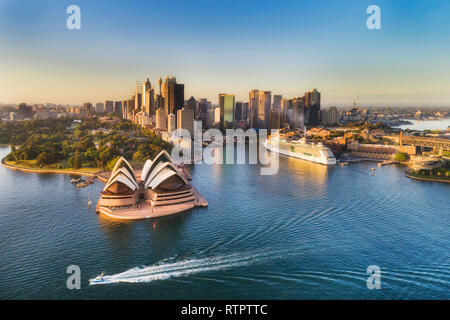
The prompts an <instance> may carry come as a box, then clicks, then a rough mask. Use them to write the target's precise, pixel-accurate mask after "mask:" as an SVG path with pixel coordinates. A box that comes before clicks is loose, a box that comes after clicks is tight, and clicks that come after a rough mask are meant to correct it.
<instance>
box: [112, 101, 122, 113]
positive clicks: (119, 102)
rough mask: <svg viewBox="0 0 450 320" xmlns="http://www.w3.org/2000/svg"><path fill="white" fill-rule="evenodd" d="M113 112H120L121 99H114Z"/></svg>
mask: <svg viewBox="0 0 450 320" xmlns="http://www.w3.org/2000/svg"><path fill="white" fill-rule="evenodd" d="M114 112H115V113H122V101H115V102H114Z"/></svg>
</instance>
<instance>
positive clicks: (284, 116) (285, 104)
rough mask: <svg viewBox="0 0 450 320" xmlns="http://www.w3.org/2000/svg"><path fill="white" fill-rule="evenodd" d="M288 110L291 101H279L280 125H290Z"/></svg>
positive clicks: (290, 108)
mask: <svg viewBox="0 0 450 320" xmlns="http://www.w3.org/2000/svg"><path fill="white" fill-rule="evenodd" d="M289 110H292V99H283V100H282V101H281V123H282V124H289V126H290V125H291V118H290V116H289Z"/></svg>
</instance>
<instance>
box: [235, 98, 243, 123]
mask: <svg viewBox="0 0 450 320" xmlns="http://www.w3.org/2000/svg"><path fill="white" fill-rule="evenodd" d="M243 113H244V103H243V102H242V101H237V102H236V111H235V113H234V121H239V120H242V119H243Z"/></svg>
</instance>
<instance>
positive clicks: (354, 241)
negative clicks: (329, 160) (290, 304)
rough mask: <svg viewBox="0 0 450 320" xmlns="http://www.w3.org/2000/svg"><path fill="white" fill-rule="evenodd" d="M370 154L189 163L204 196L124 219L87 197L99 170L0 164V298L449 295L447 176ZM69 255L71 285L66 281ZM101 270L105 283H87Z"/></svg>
mask: <svg viewBox="0 0 450 320" xmlns="http://www.w3.org/2000/svg"><path fill="white" fill-rule="evenodd" d="M8 151H9V148H5V147H3V148H0V157H2V158H3V157H4V156H5V155H6V154H7V153H8ZM372 167H376V166H375V165H374V164H373V163H362V164H357V165H348V166H346V167H338V166H332V167H327V166H324V165H320V164H314V163H310V162H305V161H303V160H300V159H293V158H287V157H283V156H282V157H280V170H279V172H278V174H277V175H275V176H261V175H260V174H259V173H260V171H259V167H258V166H256V165H223V166H221V165H211V166H210V165H198V166H196V167H195V168H194V169H193V171H192V175H193V182H194V185H195V187H196V188H197V189H198V191H199V192H200V193H201V194H202V195H203V196H204V197H205V198H206V199H207V200H208V202H209V207H208V208H198V209H197V208H196V209H194V210H192V211H190V212H187V213H183V214H179V215H177V216H172V217H167V218H163V219H156V220H144V221H134V222H127V223H124V222H115V221H111V220H108V219H107V218H103V217H102V216H98V215H96V214H95V209H94V208H88V206H87V201H88V194H89V193H90V195H91V198H92V199H93V203H95V201H96V200H97V199H98V195H99V191H100V190H101V188H102V187H103V184H102V183H100V182H98V181H97V182H95V183H94V184H92V185H90V186H88V187H87V188H85V189H77V188H76V187H75V186H73V185H71V184H70V179H71V177H70V176H66V175H58V174H34V173H23V172H19V171H12V170H9V169H6V168H4V167H0V178H1V180H0V181H1V182H0V194H1V198H0V244H1V245H0V298H2V299H50V298H51V299H119V298H121V299H127V298H129V299H233V298H235V299H329V298H332V299H389V298H393V299H438V298H440V299H449V298H450V252H449V250H448V248H450V210H449V207H450V202H449V195H450V185H448V184H440V183H433V182H422V181H415V180H410V179H408V178H406V177H405V176H404V173H403V172H402V168H400V167H396V166H385V167H382V168H378V167H376V171H375V174H374V175H373V176H372V175H371V173H370V169H371V168H372ZM69 265H78V266H79V267H80V268H81V279H82V285H81V290H69V289H67V287H66V280H67V277H68V276H69V275H68V274H66V269H67V267H68V266H69ZM371 265H377V266H379V267H380V268H381V289H380V290H369V289H367V287H366V279H367V277H368V276H369V275H368V274H367V273H366V270H367V267H368V266H371ZM103 270H105V271H106V275H107V277H106V278H105V279H106V280H107V284H103V285H95V286H89V281H88V280H89V279H91V278H93V277H95V276H96V275H97V274H99V273H100V272H101V271H103Z"/></svg>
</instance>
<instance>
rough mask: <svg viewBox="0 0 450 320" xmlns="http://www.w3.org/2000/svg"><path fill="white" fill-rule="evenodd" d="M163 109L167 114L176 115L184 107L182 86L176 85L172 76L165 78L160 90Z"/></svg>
mask: <svg viewBox="0 0 450 320" xmlns="http://www.w3.org/2000/svg"><path fill="white" fill-rule="evenodd" d="M161 90H162V91H161V94H162V98H163V101H164V109H165V110H166V113H167V114H170V113H173V114H175V115H176V114H177V111H178V110H179V109H181V108H182V107H183V105H184V84H178V83H177V79H176V77H174V76H168V77H166V80H165V81H164V83H163V84H162V89H161Z"/></svg>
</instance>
